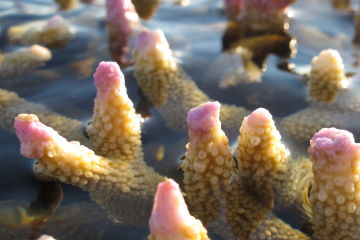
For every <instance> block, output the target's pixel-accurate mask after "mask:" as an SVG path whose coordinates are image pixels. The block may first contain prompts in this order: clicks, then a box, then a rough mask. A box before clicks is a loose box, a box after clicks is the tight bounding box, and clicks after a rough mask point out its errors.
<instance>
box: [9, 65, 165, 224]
mask: <svg viewBox="0 0 360 240" xmlns="http://www.w3.org/2000/svg"><path fill="white" fill-rule="evenodd" d="M99 75H101V76H99ZM121 76H122V73H121V72H120V69H119V67H118V66H117V65H116V63H101V64H100V65H99V67H98V69H97V72H96V74H95V78H96V84H97V87H98V91H99V93H98V96H97V100H96V107H97V106H98V105H99V104H100V105H101V104H104V105H106V104H107V105H108V107H109V108H108V109H112V110H114V109H118V112H117V111H110V112H113V113H114V114H115V115H114V117H113V118H112V119H113V121H114V119H116V120H117V122H118V123H124V124H125V125H124V126H127V128H124V127H122V131H118V132H119V133H120V134H121V135H122V138H121V139H120V140H121V142H119V144H120V143H126V142H127V143H129V148H127V147H125V145H126V144H124V145H123V147H124V148H123V149H122V151H121V150H120V151H112V150H113V148H112V147H111V146H112V144H114V142H113V140H112V138H106V136H105V135H104V133H106V132H107V131H110V130H111V129H109V128H108V125H109V124H111V123H113V122H111V121H110V120H109V119H111V118H109V116H111V114H110V112H109V115H106V114H105V115H104V116H102V118H101V119H100V118H99V117H100V116H99V115H97V114H98V113H97V110H96V107H95V114H94V118H93V121H94V122H93V124H91V125H90V126H89V135H90V141H91V142H92V143H91V144H90V145H92V144H94V149H95V151H96V153H95V152H94V151H92V150H90V149H89V148H87V147H85V146H83V145H80V143H79V142H68V141H67V140H66V139H65V138H64V137H62V136H60V135H59V134H58V133H57V132H56V131H55V130H54V129H52V128H50V127H47V126H45V125H43V124H42V123H41V122H40V121H39V119H38V118H37V117H36V116H35V115H33V114H20V115H18V117H17V118H16V120H15V129H16V133H17V136H18V137H19V139H20V141H21V152H22V154H23V155H25V156H27V157H29V158H36V159H37V165H36V171H37V174H39V175H45V176H48V177H52V178H56V179H59V180H60V181H62V182H65V183H70V184H73V185H76V186H79V187H80V188H82V189H84V190H87V191H89V192H90V195H91V197H92V198H93V199H94V200H95V201H96V202H98V203H99V204H100V205H101V206H102V207H103V208H105V209H106V210H107V212H108V213H109V215H111V218H112V219H113V220H116V221H117V222H123V221H126V222H127V223H130V224H134V225H137V226H144V225H145V221H146V219H147V217H148V215H149V213H150V210H151V202H152V201H151V198H152V194H153V193H154V191H155V188H156V185H157V183H158V182H159V181H161V180H162V179H163V177H162V176H160V175H158V174H157V173H155V171H154V170H153V169H152V168H150V167H148V166H147V165H146V164H145V162H144V161H143V155H142V149H141V147H140V146H139V147H136V148H135V149H134V148H132V147H131V144H134V145H137V144H140V142H139V135H138V134H139V124H140V123H139V121H138V120H136V119H129V114H131V113H133V114H134V109H133V106H132V103H131V102H130V101H129V100H128V97H127V94H126V89H125V86H124V83H123V82H121ZM107 85H109V86H111V87H112V88H113V89H109V88H107V87H106V86H107ZM119 88H120V89H119ZM119 90H120V91H119ZM107 94H108V96H106V95H107ZM111 94H112V95H111ZM112 97H113V98H115V102H114V101H112V102H111V101H109V100H111V98H112ZM119 103H120V104H119ZM121 103H122V104H121ZM127 112H128V113H127ZM116 113H117V114H116ZM122 113H127V114H122ZM104 119H105V121H103V120H104ZM130 120H131V121H130ZM97 124H100V125H101V126H98V125H97ZM118 126H121V125H118ZM134 134H135V139H134V136H133V135H134ZM136 136H138V137H136ZM126 139H128V140H126ZM115 140H116V138H115ZM99 142H101V143H102V144H104V145H105V146H106V145H108V146H109V148H106V147H105V148H102V147H99V144H98V143H99ZM98 154H104V155H98ZM133 209H138V211H137V212H136V213H134V212H133Z"/></svg>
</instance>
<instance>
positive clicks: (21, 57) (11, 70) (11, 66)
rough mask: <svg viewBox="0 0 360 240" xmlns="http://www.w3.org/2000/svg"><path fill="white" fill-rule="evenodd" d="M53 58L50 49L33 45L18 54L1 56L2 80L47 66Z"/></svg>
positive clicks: (0, 77) (0, 72) (12, 53)
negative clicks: (46, 63)
mask: <svg viewBox="0 0 360 240" xmlns="http://www.w3.org/2000/svg"><path fill="white" fill-rule="evenodd" d="M51 58H52V54H51V52H50V50H49V49H47V48H46V47H42V46H39V45H32V46H30V47H27V48H25V49H21V50H19V51H16V52H11V53H5V54H0V79H4V78H9V77H15V76H19V75H22V74H25V73H28V72H31V71H34V70H35V69H37V68H39V67H41V66H43V65H45V62H47V61H49V60H50V59H51Z"/></svg>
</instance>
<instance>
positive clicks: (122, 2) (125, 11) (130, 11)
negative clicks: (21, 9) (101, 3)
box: [106, 0, 139, 25]
mask: <svg viewBox="0 0 360 240" xmlns="http://www.w3.org/2000/svg"><path fill="white" fill-rule="evenodd" d="M106 10H107V20H108V21H109V22H111V23H113V24H119V25H128V24H131V23H136V22H138V21H139V16H138V14H137V13H136V11H135V7H134V5H133V3H132V2H131V0H106Z"/></svg>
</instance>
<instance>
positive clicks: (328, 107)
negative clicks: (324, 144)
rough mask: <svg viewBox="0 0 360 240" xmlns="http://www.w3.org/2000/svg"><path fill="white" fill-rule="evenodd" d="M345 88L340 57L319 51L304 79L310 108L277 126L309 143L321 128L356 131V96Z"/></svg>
mask: <svg viewBox="0 0 360 240" xmlns="http://www.w3.org/2000/svg"><path fill="white" fill-rule="evenodd" d="M348 85H349V79H347V78H346V77H345V70H344V65H343V61H342V59H341V56H340V54H339V53H338V52H337V51H336V50H331V49H328V50H324V51H322V52H321V53H320V54H319V56H316V57H314V58H313V60H312V68H311V72H310V74H309V77H308V80H307V88H308V100H309V103H310V106H309V107H308V108H306V109H303V110H300V111H299V112H296V113H294V114H291V115H289V116H287V117H285V118H284V119H283V120H282V122H281V126H282V127H283V129H284V130H285V131H286V132H288V133H289V134H291V135H292V136H293V137H295V138H297V139H300V140H309V139H310V138H311V137H312V136H313V135H314V134H315V133H316V132H317V131H319V130H320V129H321V128H325V127H337V128H342V129H347V130H351V131H354V130H356V129H357V126H356V122H357V119H359V117H360V111H359V109H360V97H359V96H358V94H357V93H356V92H355V91H354V90H353V89H349V88H347V86H348Z"/></svg>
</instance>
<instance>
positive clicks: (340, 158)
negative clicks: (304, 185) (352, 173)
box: [309, 128, 360, 173]
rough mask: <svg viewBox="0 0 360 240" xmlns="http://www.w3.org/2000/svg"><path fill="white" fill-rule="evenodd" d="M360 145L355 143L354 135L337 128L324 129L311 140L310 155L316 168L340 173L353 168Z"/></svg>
mask: <svg viewBox="0 0 360 240" xmlns="http://www.w3.org/2000/svg"><path fill="white" fill-rule="evenodd" d="M359 150H360V145H359V144H357V143H355V142H354V137H353V135H352V133H350V132H348V131H346V130H340V129H336V128H323V129H321V130H320V131H319V132H317V133H316V134H315V135H314V136H313V137H312V139H311V140H310V147H309V154H310V156H311V158H312V160H313V163H314V168H315V169H318V170H321V171H325V172H330V173H340V172H344V171H347V170H349V169H350V168H351V165H352V162H353V159H354V158H356V157H357V155H358V153H359Z"/></svg>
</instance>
